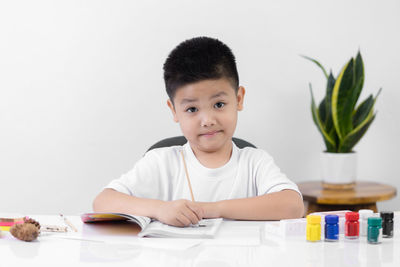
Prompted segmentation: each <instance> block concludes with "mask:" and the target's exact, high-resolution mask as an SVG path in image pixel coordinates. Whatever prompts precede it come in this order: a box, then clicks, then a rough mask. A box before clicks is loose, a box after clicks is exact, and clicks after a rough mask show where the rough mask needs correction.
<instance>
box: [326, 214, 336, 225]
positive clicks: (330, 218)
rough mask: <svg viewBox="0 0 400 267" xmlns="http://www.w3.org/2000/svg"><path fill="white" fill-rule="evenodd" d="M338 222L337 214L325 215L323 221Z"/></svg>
mask: <svg viewBox="0 0 400 267" xmlns="http://www.w3.org/2000/svg"><path fill="white" fill-rule="evenodd" d="M338 222H339V216H337V215H326V216H325V223H329V224H334V223H338Z"/></svg>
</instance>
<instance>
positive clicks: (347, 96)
mask: <svg viewBox="0 0 400 267" xmlns="http://www.w3.org/2000/svg"><path fill="white" fill-rule="evenodd" d="M354 84H355V77H354V59H353V58H352V59H350V61H349V62H348V63H347V64H346V65H345V66H344V67H343V69H342V71H341V72H340V74H339V76H338V78H337V80H336V82H335V85H334V87H333V92H332V119H333V123H334V125H335V128H336V132H337V134H338V136H339V139H340V140H343V138H344V137H345V136H346V135H347V134H348V133H349V132H350V131H351V130H352V129H353V124H352V114H353V103H352V100H353V97H352V95H353V92H354V91H353V88H354Z"/></svg>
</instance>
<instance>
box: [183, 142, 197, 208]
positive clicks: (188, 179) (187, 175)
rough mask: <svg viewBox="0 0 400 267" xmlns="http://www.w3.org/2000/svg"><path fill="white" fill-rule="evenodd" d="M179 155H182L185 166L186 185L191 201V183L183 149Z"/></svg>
mask: <svg viewBox="0 0 400 267" xmlns="http://www.w3.org/2000/svg"><path fill="white" fill-rule="evenodd" d="M181 155H182V159H183V166H184V167H185V173H186V180H187V182H188V185H189V190H190V196H191V197H192V201H193V202H194V196H193V190H192V185H191V183H190V178H189V173H188V170H187V166H186V161H185V156H184V155H183V150H181Z"/></svg>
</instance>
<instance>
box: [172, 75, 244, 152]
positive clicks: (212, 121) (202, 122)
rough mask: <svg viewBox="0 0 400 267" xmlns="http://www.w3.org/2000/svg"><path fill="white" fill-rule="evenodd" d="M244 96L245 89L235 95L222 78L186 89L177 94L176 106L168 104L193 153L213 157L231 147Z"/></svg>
mask: <svg viewBox="0 0 400 267" xmlns="http://www.w3.org/2000/svg"><path fill="white" fill-rule="evenodd" d="M244 94H245V90H244V88H243V87H239V89H238V93H237V94H236V93H235V90H234V89H233V87H232V85H231V83H230V82H229V81H228V80H227V79H225V78H221V79H218V80H204V81H200V82H196V83H192V84H188V85H185V86H183V87H181V88H179V89H178V90H177V91H176V92H175V97H174V99H173V100H174V103H172V102H171V101H170V100H168V102H167V103H168V106H169V108H170V109H171V111H172V114H173V116H174V121H175V122H179V124H180V127H181V130H182V132H183V135H184V136H185V137H186V139H187V140H188V141H189V142H190V145H191V147H192V149H193V150H194V152H200V151H202V152H209V153H211V152H217V151H220V150H222V149H224V148H228V147H230V146H231V142H232V141H231V140H232V136H233V133H234V131H235V128H236V122H237V112H238V110H242V109H243V98H244Z"/></svg>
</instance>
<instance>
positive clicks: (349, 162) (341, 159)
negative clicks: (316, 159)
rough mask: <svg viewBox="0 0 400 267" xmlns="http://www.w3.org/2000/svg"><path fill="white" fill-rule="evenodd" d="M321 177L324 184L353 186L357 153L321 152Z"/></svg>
mask: <svg viewBox="0 0 400 267" xmlns="http://www.w3.org/2000/svg"><path fill="white" fill-rule="evenodd" d="M321 176H322V177H321V178H322V181H323V182H324V183H325V184H330V185H339V186H340V185H346V184H347V185H352V184H354V183H355V181H356V178H357V153H356V152H352V153H328V152H322V153H321Z"/></svg>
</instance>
